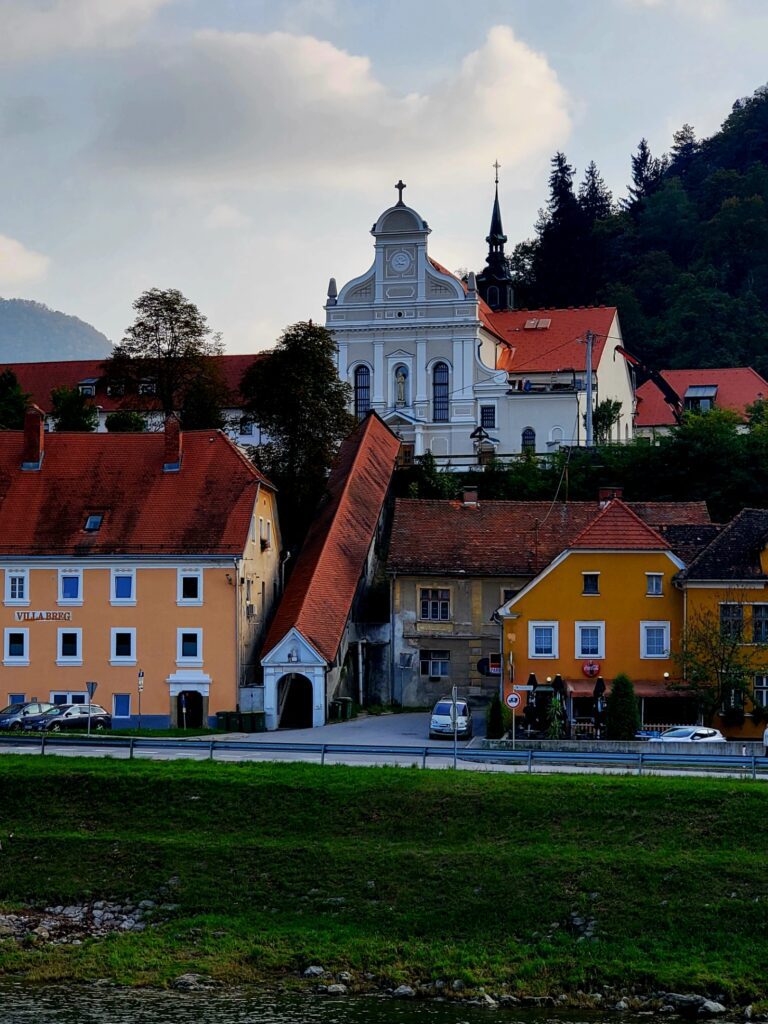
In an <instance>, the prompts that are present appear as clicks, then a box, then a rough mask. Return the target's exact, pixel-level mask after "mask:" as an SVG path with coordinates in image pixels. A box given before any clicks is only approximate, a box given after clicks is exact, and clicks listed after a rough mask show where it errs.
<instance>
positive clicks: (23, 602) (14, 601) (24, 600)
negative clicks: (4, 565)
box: [3, 569, 30, 608]
mask: <svg viewBox="0 0 768 1024" xmlns="http://www.w3.org/2000/svg"><path fill="white" fill-rule="evenodd" d="M12 576H14V577H16V576H22V577H23V578H24V597H16V598H14V597H11V577H12ZM3 603H4V604H6V605H8V606H9V607H11V608H28V607H29V603H30V596H29V569H6V570H5V599H4V602H3Z"/></svg>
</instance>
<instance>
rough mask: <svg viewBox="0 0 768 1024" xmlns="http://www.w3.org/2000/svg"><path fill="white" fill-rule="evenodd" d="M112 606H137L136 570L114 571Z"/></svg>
mask: <svg viewBox="0 0 768 1024" xmlns="http://www.w3.org/2000/svg"><path fill="white" fill-rule="evenodd" d="M110 601H111V603H112V604H130V605H133V604H136V570H135V569H113V570H112V596H111V598H110Z"/></svg>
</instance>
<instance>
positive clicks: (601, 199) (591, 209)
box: [579, 160, 613, 224]
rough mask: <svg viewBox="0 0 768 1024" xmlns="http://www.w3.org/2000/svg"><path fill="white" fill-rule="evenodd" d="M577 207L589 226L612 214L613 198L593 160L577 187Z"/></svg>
mask: <svg viewBox="0 0 768 1024" xmlns="http://www.w3.org/2000/svg"><path fill="white" fill-rule="evenodd" d="M579 206H580V207H581V211H582V213H583V214H584V216H585V217H586V218H587V220H588V221H589V223H590V224H594V222H595V221H596V220H602V219H603V218H605V217H610V215H611V213H612V212H613V196H612V195H611V192H610V189H609V188H608V186H607V185H606V184H605V181H604V180H603V176H602V175H601V174H600V172H599V171H598V169H597V164H596V163H595V161H594V160H591V161H590V163H589V165H588V166H587V169H586V171H585V173H584V180H583V181H582V183H581V185H580V186H579Z"/></svg>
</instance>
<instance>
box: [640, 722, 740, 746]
mask: <svg viewBox="0 0 768 1024" xmlns="http://www.w3.org/2000/svg"><path fill="white" fill-rule="evenodd" d="M650 742H651V743H725V742H726V740H725V736H723V734H722V733H721V732H720V730H719V729H710V728H709V727H708V726H705V725H678V726H676V727H675V728H674V729H667V731H666V732H663V733H662V734H661V736H654V737H653V739H651V741H650Z"/></svg>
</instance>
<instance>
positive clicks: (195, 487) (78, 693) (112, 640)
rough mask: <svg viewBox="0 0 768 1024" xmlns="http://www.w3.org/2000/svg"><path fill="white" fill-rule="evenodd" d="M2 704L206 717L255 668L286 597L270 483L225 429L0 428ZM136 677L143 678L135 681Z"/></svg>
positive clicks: (182, 719) (132, 720) (126, 718)
mask: <svg viewBox="0 0 768 1024" xmlns="http://www.w3.org/2000/svg"><path fill="white" fill-rule="evenodd" d="M0 466H1V467H2V478H3V493H2V495H0V571H1V572H2V581H1V582H0V585H1V586H2V591H1V592H0V596H2V604H1V605H0V629H1V630H2V637H3V660H2V669H0V700H2V701H3V703H15V702H21V701H24V700H31V699H39V700H47V701H52V702H54V703H65V702H69V701H75V702H78V703H82V702H84V701H85V699H86V698H85V693H86V683H88V682H96V683H97V684H98V688H97V690H96V693H95V696H94V701H95V703H98V704H101V705H102V706H103V707H105V708H106V710H107V711H109V712H110V713H111V714H112V715H113V725H114V726H115V727H118V726H135V725H136V724H138V718H139V711H141V716H142V724H143V725H145V726H154V727H161V726H168V725H174V726H175V725H183V724H186V725H187V726H198V725H201V724H207V723H209V722H211V721H215V713H216V711H220V710H233V709H234V708H235V707H236V706H237V705H238V702H239V699H240V688H241V687H242V686H243V685H246V684H248V683H249V682H251V681H252V679H253V671H254V658H255V651H256V647H257V644H258V642H259V640H260V639H261V637H262V636H263V632H264V627H265V625H266V622H267V620H268V617H269V614H270V610H271V607H272V604H273V602H274V601H275V600H276V598H277V596H278V579H279V551H280V534H279V528H278V520H277V509H276V504H275V492H274V488H273V486H272V485H271V484H270V483H269V481H267V480H266V479H265V478H264V477H263V476H261V474H259V473H258V472H257V471H256V469H255V468H254V467H253V466H252V465H251V463H250V462H249V461H248V460H247V459H246V458H245V457H244V455H243V454H242V452H241V451H240V450H239V449H238V448H237V447H236V446H235V445H234V444H233V443H232V442H231V441H230V440H229V439H228V438H227V437H226V436H225V435H224V434H223V433H222V432H221V431H216V430H200V431H192V432H187V433H183V434H182V433H181V431H180V429H179V424H178V421H177V420H176V419H175V417H172V418H170V419H169V420H168V421H167V423H166V426H165V431H164V433H145V434H86V433H83V434H68V433H55V434H46V433H45V432H44V430H43V416H42V413H41V412H40V411H39V410H38V409H36V408H34V407H33V408H32V409H30V410H28V412H27V417H26V423H25V430H24V433H23V434H22V433H21V432H10V431H8V432H3V433H2V434H1V435H0ZM140 674H141V682H140V678H139V677H140Z"/></svg>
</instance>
